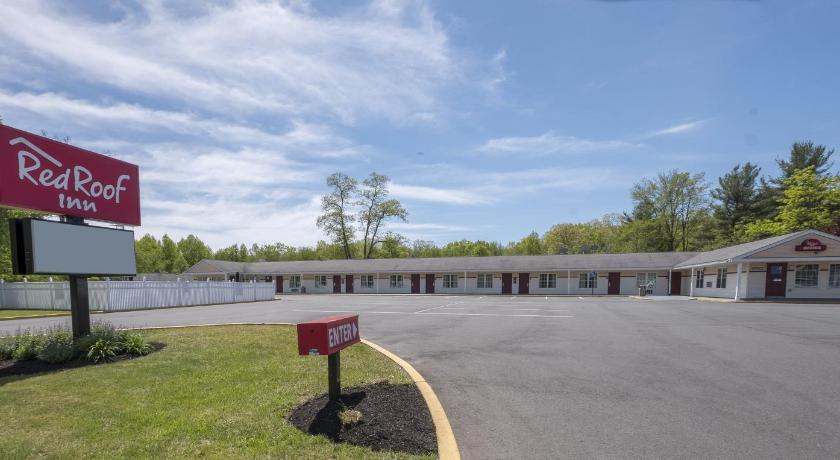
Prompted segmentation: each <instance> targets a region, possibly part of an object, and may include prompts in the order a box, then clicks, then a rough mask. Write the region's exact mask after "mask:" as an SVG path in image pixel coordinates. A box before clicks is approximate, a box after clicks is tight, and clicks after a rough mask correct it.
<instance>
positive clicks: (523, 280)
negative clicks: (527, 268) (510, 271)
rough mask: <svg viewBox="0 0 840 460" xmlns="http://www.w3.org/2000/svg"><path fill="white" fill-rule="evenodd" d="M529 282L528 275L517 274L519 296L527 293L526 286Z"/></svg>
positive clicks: (529, 275) (529, 277)
mask: <svg viewBox="0 0 840 460" xmlns="http://www.w3.org/2000/svg"><path fill="white" fill-rule="evenodd" d="M530 282H531V274H530V273H520V274H519V293H520V294H527V293H528V287H529V286H528V285H529V284H530Z"/></svg>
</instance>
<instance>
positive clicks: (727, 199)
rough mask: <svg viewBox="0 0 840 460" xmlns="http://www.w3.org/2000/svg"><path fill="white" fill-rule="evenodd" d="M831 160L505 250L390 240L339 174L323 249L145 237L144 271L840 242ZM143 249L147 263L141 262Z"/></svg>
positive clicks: (380, 215)
mask: <svg viewBox="0 0 840 460" xmlns="http://www.w3.org/2000/svg"><path fill="white" fill-rule="evenodd" d="M833 154H834V150H829V149H827V148H826V147H825V146H823V145H816V144H814V143H813V142H797V143H794V144H793V146H792V147H791V149H790V152H788V154H787V155H786V156H785V157H784V158H781V159H778V160H776V164H777V166H778V168H779V174H778V176H773V177H770V176H766V175H762V171H761V167H759V166H758V165H756V164H753V163H750V162H747V163H744V164H738V165H736V166H734V167H733V168H732V169H731V170H730V171H728V172H727V173H726V174H724V175H723V176H721V177H719V178H718V179H717V181H716V183H715V184H710V183H709V182H708V181H707V180H706V178H705V175H704V174H703V173H691V172H688V171H678V170H672V171H667V172H662V173H659V174H657V175H656V177H653V178H645V179H642V180H640V181H639V182H637V183H636V184H634V186H633V187H632V188H631V190H630V196H631V198H632V200H633V208H632V209H631V210H629V211H626V212H622V213H612V214H607V215H605V216H603V217H601V218H599V219H595V220H592V221H590V222H584V223H559V224H556V225H554V226H552V227H551V228H549V229H548V230H547V231H545V232H544V233H543V234H542V235H540V234H539V233H537V232H536V231H532V232H531V233H529V234H528V235H525V236H524V237H522V238H521V239H519V240H517V241H512V242H509V243H506V244H503V243H501V242H496V241H484V240H468V239H464V240H459V241H452V242H449V243H447V244H444V245H438V244H436V243H434V242H432V241H425V240H409V239H408V238H406V237H404V236H402V235H400V234H398V233H396V232H393V231H388V230H387V228H388V224H389V223H390V222H393V221H395V220H398V221H405V220H406V219H407V216H408V213H407V211H406V210H405V208H404V207H403V206H402V204H401V203H400V202H399V201H398V200H395V199H392V198H389V193H388V184H389V180H388V178H387V177H386V176H383V175H380V174H377V173H371V174H370V176H368V177H367V178H365V179H364V180H361V181H359V180H357V179H355V178H353V177H350V176H348V175H346V174H342V173H335V174H332V175H330V176H329V177H328V178H327V180H326V183H327V186H328V187H329V189H330V191H329V193H328V194H326V195H325V196H323V197H322V201H321V205H322V206H321V210H322V214H321V215H320V216H319V217H318V219H317V222H316V223H317V225H318V227H319V228H321V229H322V230H323V231H324V233H325V234H326V235H327V237H328V238H329V239H328V240H326V241H319V242H318V243H317V244H316V245H315V246H302V247H294V246H289V245H285V244H283V243H274V244H263V245H258V244H252V245H251V246H246V245H245V244H238V245H232V246H229V247H226V248H222V249H220V250H217V251H215V252H213V251H212V250H211V249H210V248H209V247H208V246H207V245H205V244H204V243H202V242H201V240H199V239H198V238H197V237H195V236H193V235H190V236H189V237H187V238H185V239H183V240H181V241H179V242H178V243H177V244H176V243H174V242H172V241H171V240H169V238H168V237H167V236H164V238H163V240H162V241H161V242H157V243H156V245H155V244H153V243H152V242H153V241H156V240H155V239H154V237H152V236H151V235H146V236H144V237H143V238H142V239H141V240H140V241H138V270H139V271H160V270H163V271H170V270H173V271H179V269H180V267H183V266H185V265H186V266H190V265H192V264H193V263H195V262H197V261H199V260H201V259H202V258H214V259H219V260H230V261H239V262H253V261H292V260H327V259H350V258H356V259H369V258H396V257H458V256H501V255H542V254H589V253H624V252H657V251H703V250H711V249H716V248H720V247H724V246H729V245H733V244H738V243H743V242H748V241H753V240H756V239H760V238H765V237H769V236H773V235H782V234H785V233H790V232H794V231H798V230H803V229H808V228H813V229H817V230H822V231H826V232H830V233H833V234H840V176H838V175H837V174H836V173H832V172H831V169H832V166H833V163H832V155H833ZM144 241H145V242H144ZM141 246H142V247H141ZM167 248H168V249H167ZM147 249H149V250H151V251H150V254H151V255H150V256H148V257H147V256H146V255H145V254H144V255H142V256H141V253H144V252H146V251H147ZM179 251H180V255H179V254H178V252H179ZM141 261H149V264H148V265H147V264H146V263H145V262H141ZM155 261H157V262H155ZM155 263H157V265H155ZM141 264H142V265H141Z"/></svg>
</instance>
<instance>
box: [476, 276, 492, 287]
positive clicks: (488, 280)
mask: <svg viewBox="0 0 840 460" xmlns="http://www.w3.org/2000/svg"><path fill="white" fill-rule="evenodd" d="M475 283H476V287H477V288H478V289H490V288H492V287H493V274H492V273H479V274H478V278H476V282H475Z"/></svg>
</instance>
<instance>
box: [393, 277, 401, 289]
mask: <svg viewBox="0 0 840 460" xmlns="http://www.w3.org/2000/svg"><path fill="white" fill-rule="evenodd" d="M391 287H392V288H401V287H403V276H402V275H391Z"/></svg>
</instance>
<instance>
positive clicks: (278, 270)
mask: <svg viewBox="0 0 840 460" xmlns="http://www.w3.org/2000/svg"><path fill="white" fill-rule="evenodd" d="M809 234H811V235H814V234H815V235H818V236H820V237H821V238H828V239H833V240H836V241H840V238H838V237H836V236H834V235H829V234H828V233H823V232H818V231H816V230H803V231H801V232H796V233H791V234H788V235H783V236H774V237H772V238H766V239H763V240H758V241H753V242H751V243H744V244H739V245H736V246H730V247H727V248H722V249H716V250H714V251H707V252H700V253H696V252H641V253H629V254H574V255H556V256H493V257H434V258H423V259H370V260H357V259H352V260H346V259H343V260H304V261H295V262H249V263H242V262H228V261H223V260H210V259H205V260H202V261H201V262H199V263H197V264H195V265H194V266H193V267H191V268H190V269H189V270H187V271H186V273H195V274H202V275H207V274H210V273H208V270H207V268H208V265H209V266H212V267H215V268H216V269H217V270H218V271H217V273H220V274H221V273H236V272H239V273H245V274H267V275H269V274H284V273H287V274H304V273H306V274H327V273H335V274H340V273H348V274H352V273H389V272H409V273H410V272H414V273H439V272H465V271H467V272H511V273H513V272H538V271H557V270H574V271H584V270H595V271H606V270H669V269H672V268H676V269H680V268H690V267H695V266H700V265H710V264H715V263H728V262H730V261H733V260H738V259H741V258H744V257H746V256H748V255H750V254H752V253H755V252H758V251H762V250H764V249H768V248H771V247H773V246H776V245H778V244H781V243H784V242H787V241H792V240H797V239H799V238H805V237H806V236H807V235H809Z"/></svg>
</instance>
